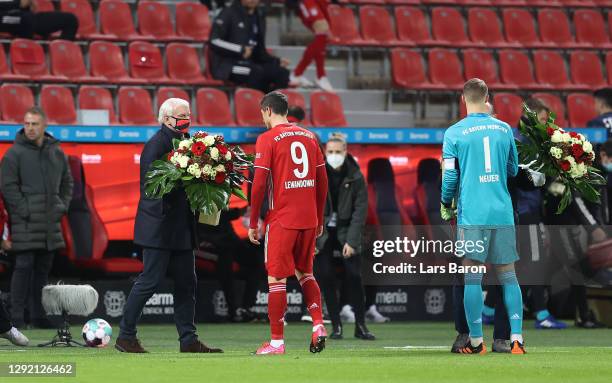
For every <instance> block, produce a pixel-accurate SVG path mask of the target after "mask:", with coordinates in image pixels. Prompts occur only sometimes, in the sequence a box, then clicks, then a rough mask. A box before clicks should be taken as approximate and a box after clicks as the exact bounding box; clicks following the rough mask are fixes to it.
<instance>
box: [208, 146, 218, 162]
mask: <svg viewBox="0 0 612 383" xmlns="http://www.w3.org/2000/svg"><path fill="white" fill-rule="evenodd" d="M210 158H212V159H213V160H215V161H216V160H218V159H219V149H217V148H210Z"/></svg>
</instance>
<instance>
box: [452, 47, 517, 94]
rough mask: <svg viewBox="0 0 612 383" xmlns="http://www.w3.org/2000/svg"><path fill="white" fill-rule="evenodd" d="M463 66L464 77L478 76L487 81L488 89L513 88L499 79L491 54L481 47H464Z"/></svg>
mask: <svg viewBox="0 0 612 383" xmlns="http://www.w3.org/2000/svg"><path fill="white" fill-rule="evenodd" d="M463 68H464V74H465V78H466V79H470V78H479V79H482V80H484V82H486V83H487V86H488V87H489V89H514V88H515V87H514V86H507V85H505V84H502V83H501V82H500V81H499V76H498V75H497V64H496V63H495V59H494V58H493V54H492V53H491V52H489V51H486V50H481V49H465V50H464V51H463Z"/></svg>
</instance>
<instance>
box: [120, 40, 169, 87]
mask: <svg viewBox="0 0 612 383" xmlns="http://www.w3.org/2000/svg"><path fill="white" fill-rule="evenodd" d="M128 49H129V53H128V56H129V60H130V76H132V77H134V78H140V79H146V80H147V81H150V82H153V83H157V84H164V83H168V77H166V74H165V73H164V59H163V58H162V55H161V52H160V51H159V48H158V47H157V46H155V45H153V44H151V43H149V42H146V41H134V42H132V43H130V45H129V48H128Z"/></svg>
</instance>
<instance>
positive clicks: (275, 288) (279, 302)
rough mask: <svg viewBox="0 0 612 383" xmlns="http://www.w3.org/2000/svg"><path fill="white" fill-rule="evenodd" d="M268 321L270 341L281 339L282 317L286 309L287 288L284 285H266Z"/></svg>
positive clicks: (270, 283) (271, 283)
mask: <svg viewBox="0 0 612 383" xmlns="http://www.w3.org/2000/svg"><path fill="white" fill-rule="evenodd" d="M268 291H269V293H268V319H270V333H271V334H272V339H278V340H280V339H283V330H284V328H285V323H284V317H285V310H286V309H287V288H286V286H285V284H284V283H280V282H269V283H268Z"/></svg>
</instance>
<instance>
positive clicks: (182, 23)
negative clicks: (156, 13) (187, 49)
mask: <svg viewBox="0 0 612 383" xmlns="http://www.w3.org/2000/svg"><path fill="white" fill-rule="evenodd" d="M176 33H177V35H179V36H181V37H183V38H190V39H193V40H199V41H207V40H208V35H209V34H210V17H209V16H208V8H206V6H204V5H202V4H199V3H192V2H180V3H177V4H176Z"/></svg>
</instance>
